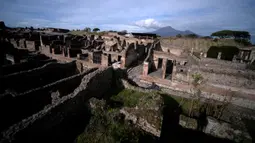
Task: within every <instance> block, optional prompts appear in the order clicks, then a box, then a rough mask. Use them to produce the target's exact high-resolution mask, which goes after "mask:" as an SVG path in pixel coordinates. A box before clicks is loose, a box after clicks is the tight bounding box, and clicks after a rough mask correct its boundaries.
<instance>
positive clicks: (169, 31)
mask: <svg viewBox="0 0 255 143" xmlns="http://www.w3.org/2000/svg"><path fill="white" fill-rule="evenodd" d="M151 33H155V34H157V35H160V36H161V37H168V36H176V35H178V34H181V35H188V34H195V33H194V32H192V31H190V30H185V31H180V30H176V29H174V28H172V27H171V26H167V27H162V28H160V29H158V30H156V31H153V32H151Z"/></svg>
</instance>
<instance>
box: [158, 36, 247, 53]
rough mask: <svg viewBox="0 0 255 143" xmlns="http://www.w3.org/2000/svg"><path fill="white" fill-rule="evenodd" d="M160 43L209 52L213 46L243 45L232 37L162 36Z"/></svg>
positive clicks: (163, 45)
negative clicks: (216, 38) (214, 38)
mask: <svg viewBox="0 0 255 143" xmlns="http://www.w3.org/2000/svg"><path fill="white" fill-rule="evenodd" d="M160 43H161V46H162V47H170V46H171V47H173V48H175V47H177V48H184V49H188V50H191V49H192V48H193V49H194V51H197V52H207V51H208V49H209V48H210V47H211V46H236V47H243V45H240V44H239V43H237V42H235V41H234V40H232V39H219V40H213V39H202V38H161V39H160Z"/></svg>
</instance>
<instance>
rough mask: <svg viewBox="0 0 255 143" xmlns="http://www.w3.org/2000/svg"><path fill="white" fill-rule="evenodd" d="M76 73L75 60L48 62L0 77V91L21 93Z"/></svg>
mask: <svg viewBox="0 0 255 143" xmlns="http://www.w3.org/2000/svg"><path fill="white" fill-rule="evenodd" d="M76 73H78V72H77V69H76V64H75V62H71V63H67V64H61V63H48V64H46V65H44V66H42V67H39V68H36V69H32V70H29V71H22V72H19V73H14V74H10V75H6V76H3V77H1V78H0V79H1V82H2V83H3V85H1V90H0V91H1V92H0V93H3V92H4V91H5V90H10V91H11V92H13V93H22V92H25V91H27V90H29V89H32V88H36V87H40V86H43V85H46V84H49V83H51V82H54V81H56V80H59V79H62V78H65V77H68V76H71V75H74V74H76Z"/></svg>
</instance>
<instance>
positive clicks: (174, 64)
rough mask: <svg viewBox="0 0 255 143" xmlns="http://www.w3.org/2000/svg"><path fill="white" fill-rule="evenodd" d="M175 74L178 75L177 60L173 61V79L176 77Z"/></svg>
mask: <svg viewBox="0 0 255 143" xmlns="http://www.w3.org/2000/svg"><path fill="white" fill-rule="evenodd" d="M175 75H176V61H173V70H172V80H173V79H174V78H175Z"/></svg>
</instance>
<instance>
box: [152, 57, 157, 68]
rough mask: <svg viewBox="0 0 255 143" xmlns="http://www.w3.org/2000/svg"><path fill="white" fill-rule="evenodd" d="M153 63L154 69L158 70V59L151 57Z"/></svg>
mask: <svg viewBox="0 0 255 143" xmlns="http://www.w3.org/2000/svg"><path fill="white" fill-rule="evenodd" d="M153 61H154V65H155V68H156V69H158V58H157V57H153Z"/></svg>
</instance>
